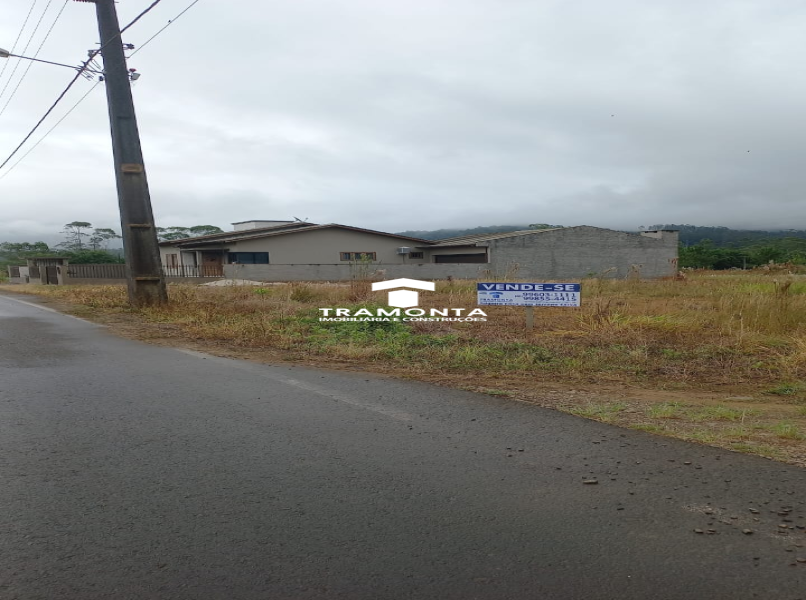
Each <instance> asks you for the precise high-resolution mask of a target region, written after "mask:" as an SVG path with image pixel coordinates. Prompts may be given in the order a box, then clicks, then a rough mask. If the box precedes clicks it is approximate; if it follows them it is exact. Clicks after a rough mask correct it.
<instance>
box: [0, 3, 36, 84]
mask: <svg viewBox="0 0 806 600" xmlns="http://www.w3.org/2000/svg"><path fill="white" fill-rule="evenodd" d="M38 1H39V0H34V2H33V4H31V8H30V9H28V15H27V16H26V17H25V21H23V23H22V27H20V32H19V33H18V34H17V39H16V40H14V44H13V45H12V46H11V53H12V54H13V53H14V50H16V48H17V43H18V42H19V41H20V38H21V37H22V32H23V31H25V26H26V25H27V24H28V19H30V18H31V15H32V14H33V12H34V8H35V7H36V3H37V2H38ZM7 68H8V63H7V62H6V63H5V64H3V68H2V70H0V79H2V78H3V73H5V72H6V69H7ZM3 91H5V88H3Z"/></svg>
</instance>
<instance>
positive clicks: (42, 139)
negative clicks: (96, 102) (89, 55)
mask: <svg viewBox="0 0 806 600" xmlns="http://www.w3.org/2000/svg"><path fill="white" fill-rule="evenodd" d="M99 85H101V82H100V81H96V82H95V85H94V86H92V87H91V88H90V89H88V90H87V93H86V94H84V95H83V96H81V98H79V100H78V102H76V103H75V104H73V106H71V107H70V110H68V111H67V112H66V113H64V115H62V118H61V119H59V120H58V121H56V123H54V125H53V127H51V128H50V129H48V130H47V131H46V132H45V135H43V136H42V137H41V138H39V140H37V142H36V143H35V144H34V145H33V146H31V147H30V148H29V149H28V151H27V152H26V153H25V154H23V155H22V156H21V157H20V158H19V159H18V160H17V162H15V163H14V164H13V165H11V166H10V167H9V168H8V169H7V170H6V172H5V173H3V174H2V175H0V179H3V178H4V177H5V176H6V175H8V174H9V173H11V171H13V170H14V167H16V166H17V165H18V164H20V163H21V162H22V161H23V160H25V157H26V156H28V155H29V154H30V153H31V152H33V151H34V150H35V149H36V147H37V146H38V145H39V144H41V143H42V142H43V141H44V140H45V138H46V137H48V135H50V132H51V131H53V130H54V129H56V128H57V127H58V126H59V125H61V123H62V121H64V120H65V119H66V118H67V117H69V116H70V113H72V112H73V111H74V110H75V109H76V108H78V105H79V104H81V103H82V102H84V100H85V99H86V98H87V96H89V95H90V94H91V93H92V92H93V91H95V88H97V87H98V86H99Z"/></svg>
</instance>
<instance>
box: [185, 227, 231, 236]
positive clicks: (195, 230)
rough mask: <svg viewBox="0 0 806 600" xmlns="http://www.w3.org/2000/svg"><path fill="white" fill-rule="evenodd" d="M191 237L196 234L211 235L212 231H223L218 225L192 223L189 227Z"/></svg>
mask: <svg viewBox="0 0 806 600" xmlns="http://www.w3.org/2000/svg"><path fill="white" fill-rule="evenodd" d="M189 231H190V233H191V234H192V235H193V237H195V236H197V235H212V234H214V233H224V231H223V230H222V229H221V228H220V227H216V226H215V225H194V226H193V227H191V228H190V229H189Z"/></svg>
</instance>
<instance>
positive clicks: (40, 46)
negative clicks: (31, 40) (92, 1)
mask: <svg viewBox="0 0 806 600" xmlns="http://www.w3.org/2000/svg"><path fill="white" fill-rule="evenodd" d="M51 1H52V0H51ZM69 1H70V0H64V4H62V7H61V9H60V10H59V13H58V14H57V15H56V18H55V19H54V20H53V23H51V24H50V28H49V29H48V31H47V33H45V37H44V38H43V40H42V42H41V43H40V44H39V47H38V48H37V49H36V52H35V53H34V55H33V57H32V58H37V57H38V56H39V52H40V51H41V50H42V46H44V45H45V42H47V41H48V38H49V37H50V34H51V32H52V31H53V28H54V27H56V23H57V22H58V21H59V18H60V17H61V16H62V13H63V12H64V9H65V7H66V6H67V3H68V2H69ZM49 6H50V2H48V6H46V7H45V12H47V10H48V7H49ZM42 17H43V18H44V17H45V13H42ZM41 21H42V19H40V22H41ZM23 53H24V52H23ZM32 66H34V63H33V62H29V63H28V66H27V68H26V69H25V71H24V72H23V74H22V77H20V80H19V81H18V82H17V85H16V87H15V88H14V90H13V91H12V92H11V95H10V96H9V97H8V99H7V100H6V103H5V104H4V105H3V108H2V109H0V117H2V116H3V113H4V112H6V108H7V107H8V105H9V103H10V102H11V100H12V98H14V95H15V94H16V93H17V90H18V89H20V85H22V82H23V81H24V80H25V77H26V76H27V75H28V71H30V70H31V67H32ZM12 75H13V74H12Z"/></svg>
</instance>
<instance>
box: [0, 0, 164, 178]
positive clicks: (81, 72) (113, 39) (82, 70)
mask: <svg viewBox="0 0 806 600" xmlns="http://www.w3.org/2000/svg"><path fill="white" fill-rule="evenodd" d="M161 1H162V0H154V2H152V3H151V4H150V5H149V6H148V8H146V9H145V10H144V11H142V12H141V13H140V14H139V15H137V16H136V17H135V18H134V19H133V20H132V21H131V22H130V23H129V24H128V25H126V27H124V28H123V29H121V30H120V33H118V34H116V35H115V36H114V37H112V39H110V40H109V41H108V42H106V44H104V45H103V46H101V47H100V48H98V49H97V50H93V51H92V52H90V56H89V58H88V59H87V60H85V61H84V62H83V63H82V65H81V66H80V67H78V73H76V75H75V77H73V79H72V80H71V81H70V83H68V84H67V87H66V88H64V90H63V91H62V93H61V94H59V97H58V98H56V101H55V102H54V103H53V104H51V106H50V108H48V110H47V111H46V112H45V114H44V115H42V118H40V119H39V121H37V123H36V125H34V126H33V128H32V129H31V131H29V132H28V135H26V136H25V137H24V138H23V140H22V141H21V142H20V143H19V144H18V145H17V147H16V148H14V150H13V151H12V152H11V154H9V155H8V157H7V158H6V159H5V160H4V161H3V163H2V164H0V170H2V168H3V167H5V166H6V165H7V164H8V162H9V161H10V160H11V159H12V158H13V157H14V155H15V154H17V152H19V151H20V148H22V147H23V145H24V144H25V142H27V141H28V140H29V139H30V138H31V136H32V135H33V134H34V132H36V130H37V129H39V126H40V125H42V123H43V122H44V121H45V119H47V118H48V115H50V113H52V112H53V109H54V108H56V106H58V104H59V102H61V101H62V98H64V97H65V95H66V94H67V92H69V91H70V88H71V87H73V85H74V84H75V82H76V81H78V79H79V77H81V76H82V74H83V73H84V69H86V68H87V65H89V64H90V62H92V59H94V58H95V57H96V56H97V55H98V54H100V53H101V51H103V49H104V48H106V46H108V45H109V44H111V43H112V42H114V41H116V40H120V37H121V35H122V34H123V32H124V31H126V30H127V29H128V28H129V27H131V26H132V25H134V24H135V23H137V21H139V20H140V19H141V18H142V17H143V16H145V15H146V14H147V13H148V12H150V11H151V9H153V8H154V7H155V6H157V4H159V3H160V2H161ZM12 75H13V74H12Z"/></svg>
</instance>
